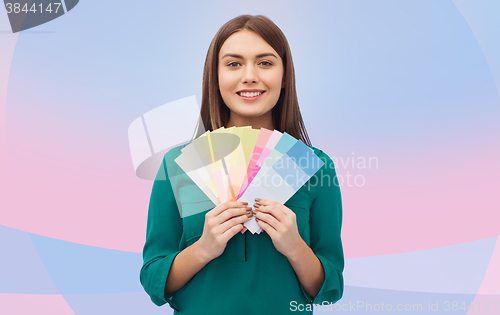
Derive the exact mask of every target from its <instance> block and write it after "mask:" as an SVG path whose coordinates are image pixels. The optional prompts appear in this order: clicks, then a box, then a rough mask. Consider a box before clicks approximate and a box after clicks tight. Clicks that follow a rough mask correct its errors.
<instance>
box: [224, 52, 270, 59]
mask: <svg viewBox="0 0 500 315" xmlns="http://www.w3.org/2000/svg"><path fill="white" fill-rule="evenodd" d="M267 56H273V57H274V58H276V59H278V57H276V55H275V54H273V53H263V54H258V55H257V56H255V58H262V57H267ZM226 57H233V58H239V59H243V56H242V55H237V54H225V55H224V56H222V58H221V59H224V58H226Z"/></svg>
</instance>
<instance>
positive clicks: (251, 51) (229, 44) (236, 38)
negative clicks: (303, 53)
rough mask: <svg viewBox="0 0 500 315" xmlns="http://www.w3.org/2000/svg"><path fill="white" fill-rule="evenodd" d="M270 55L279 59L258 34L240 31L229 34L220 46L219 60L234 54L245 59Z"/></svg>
mask: <svg viewBox="0 0 500 315" xmlns="http://www.w3.org/2000/svg"><path fill="white" fill-rule="evenodd" d="M265 53H272V54H274V55H275V56H276V57H277V58H280V57H279V55H278V53H277V52H276V51H275V50H274V49H273V47H272V46H271V45H269V43H268V42H266V41H265V40H264V39H263V38H262V37H261V36H260V35H259V34H257V33H255V32H254V31H251V30H241V31H238V32H236V33H234V34H231V36H229V37H228V38H227V39H226V41H225V42H224V43H223V44H222V46H221V49H220V51H219V59H222V58H223V57H224V56H225V55H230V54H236V55H240V56H242V57H245V58H247V57H248V58H253V57H256V56H257V55H259V54H265Z"/></svg>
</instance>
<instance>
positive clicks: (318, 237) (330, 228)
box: [299, 150, 344, 304]
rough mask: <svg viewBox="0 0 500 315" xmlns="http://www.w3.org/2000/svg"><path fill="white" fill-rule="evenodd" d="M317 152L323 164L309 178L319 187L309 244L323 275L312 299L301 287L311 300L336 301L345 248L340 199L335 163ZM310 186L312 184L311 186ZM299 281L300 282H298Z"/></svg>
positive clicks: (340, 286)
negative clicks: (342, 234)
mask: <svg viewBox="0 0 500 315" xmlns="http://www.w3.org/2000/svg"><path fill="white" fill-rule="evenodd" d="M319 152H320V154H318V156H319V157H320V158H321V160H322V161H323V162H325V165H323V166H322V167H321V169H320V170H318V172H317V173H316V174H315V176H313V177H316V178H313V177H312V178H311V179H310V180H311V181H310V185H311V187H314V186H316V187H318V193H317V196H316V198H314V200H313V202H312V205H311V211H310V217H309V224H310V233H311V238H310V247H311V249H312V251H313V252H314V254H316V256H317V257H318V258H319V260H320V262H321V264H322V266H323V270H324V272H325V278H324V280H323V283H322V284H321V288H320V290H319V292H318V294H317V295H316V297H315V298H314V299H312V298H311V296H310V295H309V294H308V293H307V292H306V291H305V290H304V287H303V286H302V284H300V287H301V289H302V292H303V293H304V296H305V297H306V299H307V300H308V301H309V303H311V304H322V303H324V302H325V301H326V302H328V304H331V303H335V302H337V301H338V300H340V298H341V297H342V295H343V293H344V277H343V275H342V272H343V270H344V252H343V248H342V240H341V236H340V232H341V228H342V200H341V195H340V187H339V183H338V180H337V176H336V175H337V174H336V172H335V166H334V164H333V161H332V160H331V159H330V157H329V156H328V155H327V154H325V153H324V152H323V151H321V150H319ZM311 189H312V188H311ZM299 283H300V282H299Z"/></svg>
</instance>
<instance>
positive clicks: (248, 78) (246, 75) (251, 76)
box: [242, 66, 259, 83]
mask: <svg viewBox="0 0 500 315" xmlns="http://www.w3.org/2000/svg"><path fill="white" fill-rule="evenodd" d="M242 81H243V83H253V82H258V81H259V78H258V76H257V71H256V69H255V67H253V66H247V67H245V69H244V72H243V78H242Z"/></svg>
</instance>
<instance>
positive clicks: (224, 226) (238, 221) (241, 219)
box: [216, 212, 253, 234]
mask: <svg viewBox="0 0 500 315" xmlns="http://www.w3.org/2000/svg"><path fill="white" fill-rule="evenodd" d="M252 216H253V214H252V213H251V212H250V213H249V214H247V215H240V216H237V217H234V218H231V219H229V220H227V221H225V222H224V223H222V224H221V225H219V226H218V227H216V232H218V233H221V234H222V233H225V232H226V231H228V230H229V229H231V228H232V227H233V226H235V225H238V224H242V225H243V223H245V222H247V221H248V220H250V219H251V218H252Z"/></svg>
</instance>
